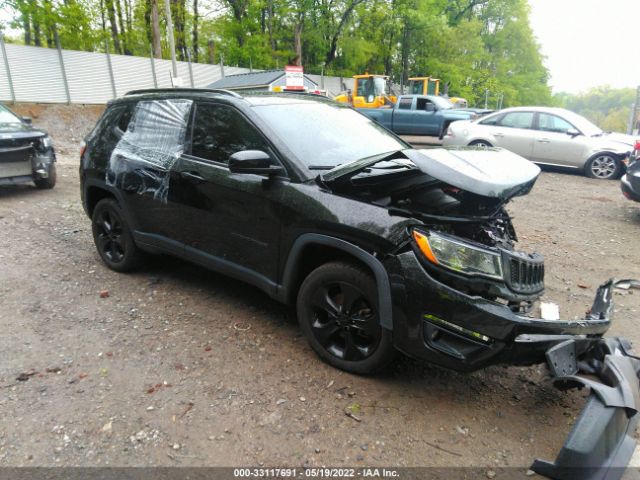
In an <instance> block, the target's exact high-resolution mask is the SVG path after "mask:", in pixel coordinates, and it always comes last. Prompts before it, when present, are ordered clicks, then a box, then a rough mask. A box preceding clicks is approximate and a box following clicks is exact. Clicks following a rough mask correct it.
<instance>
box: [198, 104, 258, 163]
mask: <svg viewBox="0 0 640 480" xmlns="http://www.w3.org/2000/svg"><path fill="white" fill-rule="evenodd" d="M242 150H262V151H268V150H269V145H268V144H267V142H266V141H265V140H264V139H263V138H262V135H260V133H259V132H258V131H257V130H256V129H255V128H254V127H253V125H251V124H250V123H249V122H248V121H247V120H245V118H244V117H243V116H242V115H241V114H240V113H239V112H238V111H236V110H235V109H233V108H231V107H228V106H226V105H220V104H213V103H200V104H196V116H195V120H194V124H193V139H192V142H191V154H192V155H193V156H195V157H198V158H203V159H206V160H212V161H214V162H219V163H224V164H226V163H229V157H230V156H231V155H233V154H234V153H236V152H240V151H242Z"/></svg>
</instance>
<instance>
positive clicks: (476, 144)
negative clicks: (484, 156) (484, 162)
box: [469, 140, 493, 148]
mask: <svg viewBox="0 0 640 480" xmlns="http://www.w3.org/2000/svg"><path fill="white" fill-rule="evenodd" d="M469 146H470V147H478V148H491V147H493V145H491V144H490V143H489V142H487V141H486V140H474V141H473V142H470V143H469Z"/></svg>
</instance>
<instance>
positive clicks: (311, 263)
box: [277, 233, 393, 330]
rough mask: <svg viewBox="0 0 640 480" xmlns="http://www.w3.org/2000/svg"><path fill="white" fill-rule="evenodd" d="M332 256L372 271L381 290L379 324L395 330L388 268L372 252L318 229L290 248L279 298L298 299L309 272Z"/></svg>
mask: <svg viewBox="0 0 640 480" xmlns="http://www.w3.org/2000/svg"><path fill="white" fill-rule="evenodd" d="M333 260H344V261H351V262H355V263H357V264H359V265H361V266H363V267H364V268H366V269H367V270H368V271H369V272H371V274H372V275H373V277H374V279H375V282H376V288H377V290H378V311H379V312H380V325H381V326H382V327H384V328H386V329H388V330H392V329H393V309H392V300H391V285H390V282H389V276H388V274H387V271H386V270H385V268H384V266H383V265H382V263H381V262H380V260H378V259H377V258H376V257H374V256H373V255H372V254H371V253H369V252H367V251H366V250H364V249H362V248H360V247H358V246H357V245H354V244H353V243H350V242H348V241H346V240H342V239H339V238H335V237H330V236H328V235H321V234H317V233H305V234H302V235H300V236H299V237H298V238H297V239H296V240H295V241H294V243H293V246H292V247H291V249H290V251H289V255H288V257H287V262H286V264H285V267H284V272H283V276H282V283H281V285H280V286H279V287H278V292H277V296H278V298H279V299H280V300H281V301H283V302H285V303H287V304H291V303H292V302H293V301H294V300H295V296H296V295H297V293H298V290H299V288H300V285H301V284H302V282H303V281H304V279H305V278H306V277H307V276H308V275H309V273H311V271H313V270H314V269H315V268H317V267H319V266H320V265H323V264H325V263H327V262H328V261H333Z"/></svg>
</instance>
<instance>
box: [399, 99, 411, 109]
mask: <svg viewBox="0 0 640 480" xmlns="http://www.w3.org/2000/svg"><path fill="white" fill-rule="evenodd" d="M412 103H413V98H411V97H403V98H401V99H400V102H399V103H398V108H399V109H400V110H411V104H412Z"/></svg>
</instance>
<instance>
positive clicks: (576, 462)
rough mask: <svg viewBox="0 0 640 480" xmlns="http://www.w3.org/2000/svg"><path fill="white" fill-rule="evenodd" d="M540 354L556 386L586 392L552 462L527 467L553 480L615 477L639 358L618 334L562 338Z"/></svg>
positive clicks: (633, 405)
mask: <svg viewBox="0 0 640 480" xmlns="http://www.w3.org/2000/svg"><path fill="white" fill-rule="evenodd" d="M612 286H613V284H611V285H610V287H609V288H611V287H612ZM546 357H547V364H548V366H549V370H550V372H551V375H552V377H553V378H554V385H555V386H556V387H557V388H559V389H560V390H567V389H570V388H583V387H588V388H589V389H590V394H589V397H588V398H587V401H586V405H585V407H584V408H583V410H582V413H581V414H580V415H579V417H578V418H577V420H576V422H575V424H574V426H573V428H572V430H571V432H570V433H569V435H568V437H567V440H566V442H565V444H564V446H563V447H562V449H561V450H560V452H559V453H558V455H557V457H556V460H555V462H548V461H544V460H536V461H535V462H534V463H533V465H532V466H531V469H532V470H533V471H534V472H536V473H539V474H540V475H544V476H546V477H548V478H552V479H557V480H569V479H576V478H580V479H585V480H589V479H594V480H595V479H603V478H606V479H609V480H615V479H619V478H621V477H622V475H623V474H624V472H625V471H626V469H627V464H628V463H629V460H630V459H631V456H632V455H633V452H634V450H635V447H636V440H635V430H636V426H637V425H638V420H639V419H640V413H639V412H640V384H639V383H638V376H639V375H640V359H639V358H638V357H636V356H634V355H632V354H631V353H630V345H629V342H628V341H627V340H625V339H623V338H606V339H589V338H582V339H580V338H572V339H567V340H565V341H563V342H561V343H558V344H556V345H555V346H553V347H552V348H550V349H549V350H548V351H547V354H546Z"/></svg>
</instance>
